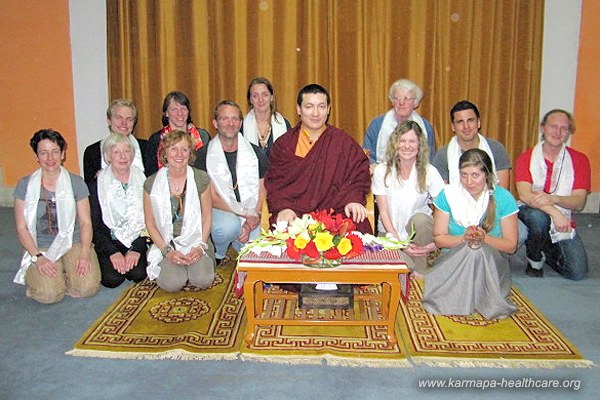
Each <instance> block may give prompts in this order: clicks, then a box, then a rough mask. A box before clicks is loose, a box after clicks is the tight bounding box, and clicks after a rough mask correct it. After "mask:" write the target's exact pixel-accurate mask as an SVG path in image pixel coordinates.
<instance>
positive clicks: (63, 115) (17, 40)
mask: <svg viewBox="0 0 600 400" xmlns="http://www.w3.org/2000/svg"><path fill="white" fill-rule="evenodd" d="M2 15H3V16H4V18H2V24H1V25H0V33H1V34H0V38H1V40H0V59H1V60H2V62H1V63H0V99H1V100H0V101H1V103H0V132H1V135H2V145H1V146H0V166H1V167H2V168H3V170H4V179H5V185H6V186H9V187H14V186H15V185H16V182H17V181H18V179H19V178H20V177H21V176H24V175H28V174H30V173H31V172H33V171H34V170H35V169H36V168H37V167H38V165H37V163H36V162H35V160H34V158H33V152H32V150H31V148H30V147H29V139H30V138H31V136H32V135H33V133H34V132H36V131H37V130H39V129H42V128H53V129H55V130H57V131H59V132H60V133H62V134H63V136H64V137H65V139H66V141H67V143H68V145H69V149H68V150H67V162H66V164H65V166H66V167H67V168H68V169H69V170H70V171H72V172H74V173H79V164H78V162H77V161H78V157H79V156H78V154H77V142H76V136H75V111H74V100H73V76H72V75H73V74H72V69H71V44H70V43H71V39H70V36H69V35H70V33H69V1H68V0H44V1H39V0H19V1H3V2H2Z"/></svg>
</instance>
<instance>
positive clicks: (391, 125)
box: [376, 108, 427, 163]
mask: <svg viewBox="0 0 600 400" xmlns="http://www.w3.org/2000/svg"><path fill="white" fill-rule="evenodd" d="M408 119H409V120H410V121H414V122H416V123H417V124H418V125H419V128H421V132H423V135H425V137H427V129H425V121H423V118H421V116H420V115H419V114H417V112H416V111H413V112H412V114H411V116H410V117H409V118H408ZM397 126H398V120H397V119H396V112H395V111H394V109H393V108H392V109H391V110H389V111H388V112H387V113H385V117H383V122H382V123H381V128H379V136H377V150H376V151H377V154H376V156H377V157H376V160H377V163H382V162H384V159H385V152H386V151H387V147H388V143H389V141H390V135H391V134H392V133H393V132H394V129H396V127H397Z"/></svg>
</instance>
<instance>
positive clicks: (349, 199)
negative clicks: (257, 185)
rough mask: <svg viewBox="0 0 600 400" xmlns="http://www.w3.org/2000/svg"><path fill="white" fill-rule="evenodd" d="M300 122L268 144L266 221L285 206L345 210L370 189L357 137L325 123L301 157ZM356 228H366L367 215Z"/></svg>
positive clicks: (298, 209) (304, 210) (298, 210)
mask: <svg viewBox="0 0 600 400" xmlns="http://www.w3.org/2000/svg"><path fill="white" fill-rule="evenodd" d="M300 126H301V124H298V125H296V126H295V127H294V128H292V129H291V130H289V131H288V132H287V133H286V134H284V135H283V136H281V137H280V138H279V139H277V140H276V141H275V143H274V144H273V149H272V151H271V156H270V158H269V169H268V170H267V174H266V175H265V187H266V189H267V203H268V206H269V211H270V212H271V219H270V223H271V224H273V223H275V222H276V219H277V214H278V213H279V211H281V210H284V209H286V208H289V209H292V210H294V212H295V213H296V215H298V216H302V214H304V213H307V212H311V211H318V210H323V209H325V210H328V209H330V208H332V209H334V211H335V212H336V213H340V214H343V215H345V214H344V207H345V206H346V205H347V204H348V203H353V202H354V203H359V204H362V205H366V196H367V194H368V193H369V190H370V189H371V176H370V174H369V160H368V158H367V157H366V155H365V154H364V152H363V150H362V148H361V147H360V146H359V145H358V143H356V141H355V140H354V139H353V138H352V137H350V136H349V135H348V134H347V133H345V132H344V131H342V130H341V129H338V128H336V127H334V126H331V125H329V126H327V129H326V130H325V132H323V134H322V135H321V137H320V138H319V140H317V142H316V143H315V145H314V146H313V148H312V149H311V150H310V151H309V152H308V154H307V155H306V157H305V158H302V157H298V156H296V154H295V152H296V145H297V143H298V136H299V134H300ZM357 229H358V230H359V231H361V232H365V233H371V232H372V230H371V225H370V223H369V220H368V218H365V219H364V221H363V222H361V223H359V224H357Z"/></svg>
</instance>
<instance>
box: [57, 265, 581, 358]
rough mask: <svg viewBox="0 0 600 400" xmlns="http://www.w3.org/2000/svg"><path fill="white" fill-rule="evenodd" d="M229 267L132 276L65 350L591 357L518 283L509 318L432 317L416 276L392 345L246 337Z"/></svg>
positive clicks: (295, 330)
mask: <svg viewBox="0 0 600 400" xmlns="http://www.w3.org/2000/svg"><path fill="white" fill-rule="evenodd" d="M232 273H233V262H231V263H228V264H227V265H225V266H223V267H222V268H220V269H218V270H217V277H216V279H215V282H214V284H213V286H212V287H211V288H210V289H208V290H196V289H194V288H185V290H183V291H180V292H178V293H167V292H164V291H163V290H162V289H159V288H158V287H157V286H156V284H155V283H154V282H149V281H143V282H140V283H138V284H135V285H132V286H131V287H130V288H128V289H126V290H124V292H123V294H122V295H121V297H120V298H119V299H118V300H116V301H115V303H114V304H113V305H111V306H110V307H109V308H108V310H106V311H105V312H104V314H103V315H102V316H100V317H99V318H98V320H97V321H96V322H94V324H93V325H92V326H91V327H90V328H89V329H88V330H87V332H85V334H84V335H83V336H82V337H81V339H80V340H79V341H78V342H77V343H76V344H75V346H74V349H73V350H71V351H69V352H67V354H69V355H75V356H87V357H109V358H152V359H161V358H169V359H197V360H205V359H242V360H253V361H266V362H274V363H289V364H295V363H319V364H322V363H325V364H329V365H344V366H370V367H410V366H418V365H435V366H446V367H452V366H457V367H474V366H495V367H539V368H554V367H564V366H572V367H586V366H590V365H593V364H592V363H591V362H589V361H586V360H584V359H583V358H582V356H581V355H580V354H579V352H578V351H577V349H576V348H575V347H574V346H573V345H572V344H571V343H569V341H568V340H566V339H565V338H564V337H563V336H562V334H561V333H560V332H559V331H558V330H557V329H556V328H555V327H554V326H553V325H552V324H551V323H550V322H548V321H547V320H546V319H545V318H544V316H543V315H542V314H541V313H540V312H539V311H537V310H536V309H535V308H534V307H533V306H532V305H531V304H530V302H529V301H528V300H527V299H526V298H525V297H524V296H523V295H521V294H520V293H519V292H517V291H515V290H513V292H512V295H511V296H512V299H513V301H514V302H515V304H517V306H518V307H519V311H518V312H517V313H516V314H515V315H514V316H513V317H511V318H507V319H505V320H501V321H486V320H483V319H482V318H481V317H478V316H470V317H436V316H432V315H430V314H427V313H426V312H425V311H424V310H423V309H422V307H421V303H420V299H421V286H420V285H419V284H418V283H417V282H412V285H411V291H410V297H409V301H408V303H407V304H402V307H401V309H400V310H399V312H398V319H397V326H398V341H399V345H393V346H390V345H389V344H388V343H387V341H386V340H385V336H386V330H385V328H384V327H378V326H375V327H343V326H340V327H327V326H321V327H319V326H317V327H300V326H284V327H282V326H258V327H257V328H256V332H255V337H254V340H253V342H252V343H251V344H250V345H246V343H244V341H243V337H244V334H245V310H244V304H243V300H242V299H238V298H236V297H235V295H234V294H233V291H232V287H233V280H232Z"/></svg>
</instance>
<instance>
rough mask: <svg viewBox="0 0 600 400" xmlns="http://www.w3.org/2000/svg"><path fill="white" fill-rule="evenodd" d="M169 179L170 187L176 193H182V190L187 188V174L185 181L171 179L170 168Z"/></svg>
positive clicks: (168, 171)
mask: <svg viewBox="0 0 600 400" xmlns="http://www.w3.org/2000/svg"><path fill="white" fill-rule="evenodd" d="M167 181H168V182H169V187H170V189H171V191H172V192H173V193H174V194H181V192H182V191H183V190H184V189H185V185H186V184H187V176H185V177H184V180H183V181H181V182H176V181H175V179H171V175H170V170H167Z"/></svg>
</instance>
